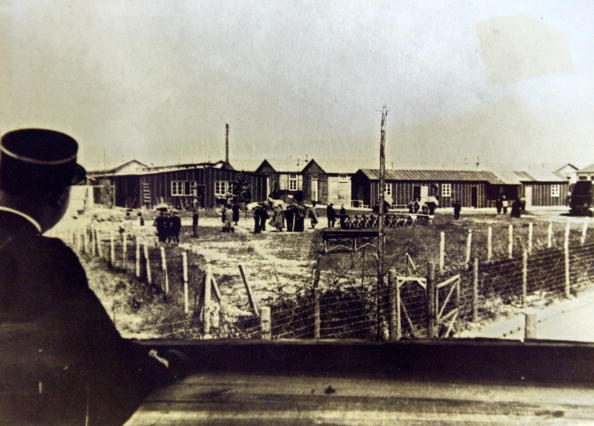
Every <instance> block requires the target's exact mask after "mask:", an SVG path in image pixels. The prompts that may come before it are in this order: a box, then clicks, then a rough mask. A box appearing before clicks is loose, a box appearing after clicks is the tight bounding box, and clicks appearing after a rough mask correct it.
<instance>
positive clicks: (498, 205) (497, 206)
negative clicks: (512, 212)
mask: <svg viewBox="0 0 594 426" xmlns="http://www.w3.org/2000/svg"><path fill="white" fill-rule="evenodd" d="M502 209H503V199H502V198H501V196H498V197H497V199H496V200H495V210H497V214H501V210H502Z"/></svg>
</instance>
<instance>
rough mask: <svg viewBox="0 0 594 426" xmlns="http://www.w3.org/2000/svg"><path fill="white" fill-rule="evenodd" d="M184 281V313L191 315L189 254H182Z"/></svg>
mask: <svg viewBox="0 0 594 426" xmlns="http://www.w3.org/2000/svg"><path fill="white" fill-rule="evenodd" d="M182 279H183V281H184V313H186V314H189V313H190V289H189V287H188V253H187V252H185V251H184V252H183V253H182Z"/></svg>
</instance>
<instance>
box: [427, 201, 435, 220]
mask: <svg viewBox="0 0 594 426" xmlns="http://www.w3.org/2000/svg"><path fill="white" fill-rule="evenodd" d="M436 208H437V204H436V203H435V201H428V202H427V211H428V213H429V215H430V216H434V215H435V209H436Z"/></svg>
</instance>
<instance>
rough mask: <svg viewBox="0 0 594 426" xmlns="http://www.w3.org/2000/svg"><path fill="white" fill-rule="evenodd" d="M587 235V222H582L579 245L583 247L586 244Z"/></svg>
mask: <svg viewBox="0 0 594 426" xmlns="http://www.w3.org/2000/svg"><path fill="white" fill-rule="evenodd" d="M587 235H588V222H587V221H586V222H584V225H583V226H582V239H581V240H580V244H581V245H584V244H586V236H587Z"/></svg>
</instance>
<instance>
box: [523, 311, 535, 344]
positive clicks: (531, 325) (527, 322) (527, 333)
mask: <svg viewBox="0 0 594 426" xmlns="http://www.w3.org/2000/svg"><path fill="white" fill-rule="evenodd" d="M524 339H536V314H532V313H530V314H529V313H525V314H524Z"/></svg>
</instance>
